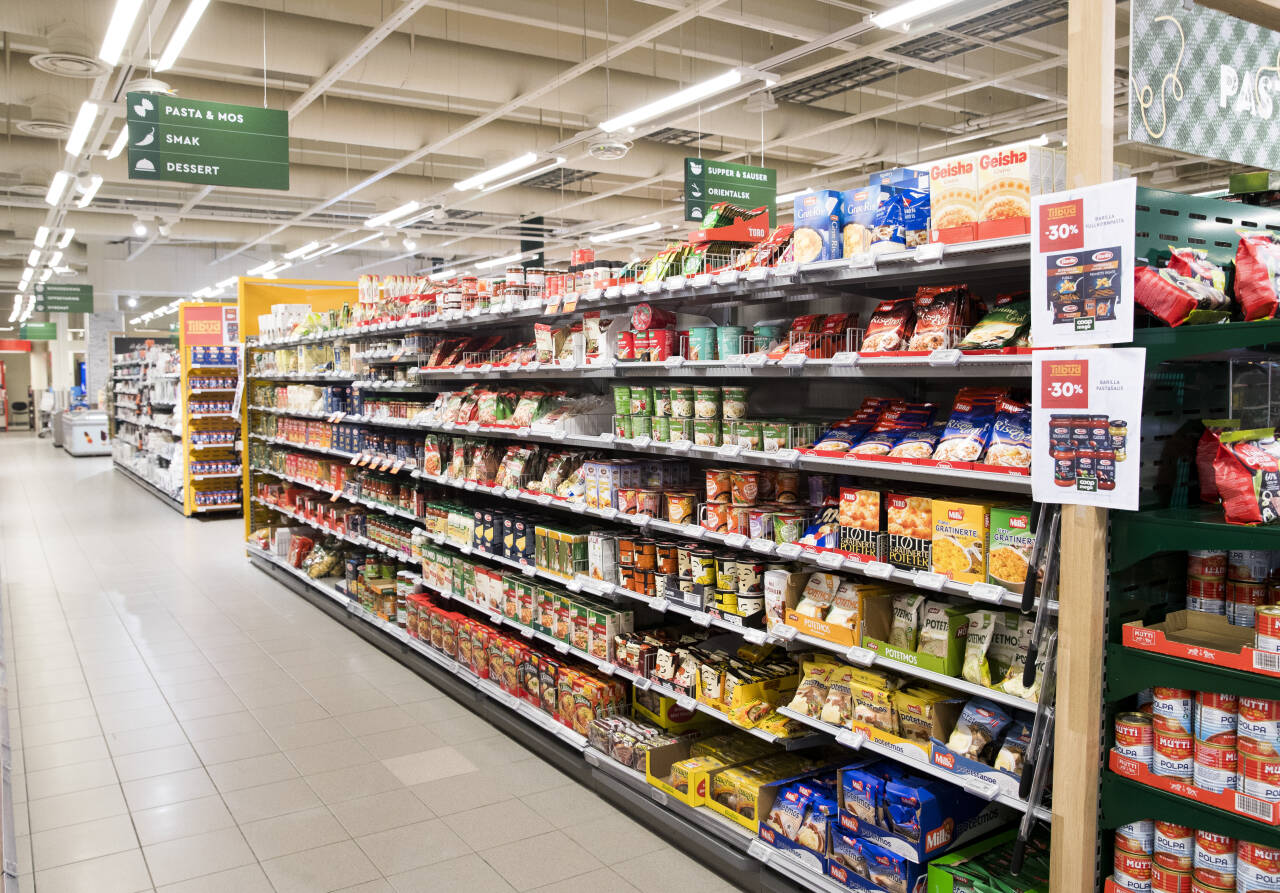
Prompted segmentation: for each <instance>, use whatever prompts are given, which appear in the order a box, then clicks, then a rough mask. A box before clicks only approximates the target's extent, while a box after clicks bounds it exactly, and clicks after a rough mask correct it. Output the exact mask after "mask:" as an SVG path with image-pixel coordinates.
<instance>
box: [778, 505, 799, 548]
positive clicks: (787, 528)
mask: <svg viewBox="0 0 1280 893" xmlns="http://www.w3.org/2000/svg"><path fill="white" fill-rule="evenodd" d="M804 524H805V518H804V515H800V514H795V513H791V512H778V513H777V514H775V515H774V516H773V539H774V542H776V543H778V544H779V545H786V544H787V543H794V542H798V541H799V540H800V537H802V536H804Z"/></svg>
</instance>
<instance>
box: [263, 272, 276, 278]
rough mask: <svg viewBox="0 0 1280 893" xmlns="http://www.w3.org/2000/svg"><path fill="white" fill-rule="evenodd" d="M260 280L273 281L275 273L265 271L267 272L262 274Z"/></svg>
mask: <svg viewBox="0 0 1280 893" xmlns="http://www.w3.org/2000/svg"><path fill="white" fill-rule="evenodd" d="M262 278H263V279H275V278H276V271H275V270H267V272H265V273H263V274H262Z"/></svg>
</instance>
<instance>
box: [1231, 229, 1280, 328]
mask: <svg viewBox="0 0 1280 893" xmlns="http://www.w3.org/2000/svg"><path fill="white" fill-rule="evenodd" d="M1236 300H1237V301H1239V302H1240V307H1241V309H1243V310H1244V318H1245V320H1246V321H1248V320H1254V319H1271V318H1272V317H1273V316H1275V315H1276V306H1277V304H1280V236H1278V235H1277V234H1276V233H1249V234H1248V235H1242V236H1241V237H1240V244H1239V245H1237V246H1236Z"/></svg>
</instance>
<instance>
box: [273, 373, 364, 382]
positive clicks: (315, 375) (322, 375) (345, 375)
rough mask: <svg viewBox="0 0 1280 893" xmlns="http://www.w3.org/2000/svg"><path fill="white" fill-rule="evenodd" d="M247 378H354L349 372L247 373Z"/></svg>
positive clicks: (298, 379)
mask: <svg viewBox="0 0 1280 893" xmlns="http://www.w3.org/2000/svg"><path fill="white" fill-rule="evenodd" d="M248 377H249V378H256V379H258V380H259V381H340V382H351V381H355V380H356V376H355V375H353V374H351V373H350V372H255V371H251V372H249V373H248Z"/></svg>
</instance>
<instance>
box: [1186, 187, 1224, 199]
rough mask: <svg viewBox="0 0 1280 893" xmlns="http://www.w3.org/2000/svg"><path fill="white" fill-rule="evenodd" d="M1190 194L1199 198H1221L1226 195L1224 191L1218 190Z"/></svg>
mask: <svg viewBox="0 0 1280 893" xmlns="http://www.w3.org/2000/svg"><path fill="white" fill-rule="evenodd" d="M1191 194H1192V195H1197V196H1200V197H1201V198H1221V197H1222V196H1224V195H1227V194H1228V193H1227V190H1226V189H1223V188H1219V189H1206V190H1205V191H1204V192H1193V193H1191Z"/></svg>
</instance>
